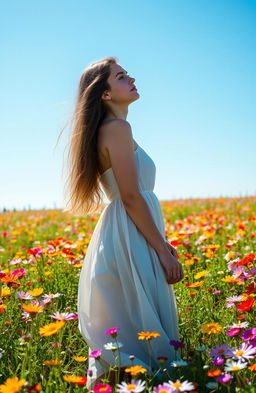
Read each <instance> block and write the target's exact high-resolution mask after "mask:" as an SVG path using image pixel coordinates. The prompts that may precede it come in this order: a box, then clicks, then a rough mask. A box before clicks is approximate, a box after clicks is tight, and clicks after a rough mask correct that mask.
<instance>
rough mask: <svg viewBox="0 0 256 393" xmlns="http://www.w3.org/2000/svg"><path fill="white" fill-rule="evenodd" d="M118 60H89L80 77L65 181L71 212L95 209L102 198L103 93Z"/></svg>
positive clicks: (110, 58)
mask: <svg viewBox="0 0 256 393" xmlns="http://www.w3.org/2000/svg"><path fill="white" fill-rule="evenodd" d="M117 61H118V59H117V58H116V57H112V56H110V57H105V58H103V59H100V60H97V61H95V62H93V63H91V64H89V66H88V67H86V68H85V70H84V71H83V72H82V75H81V77H80V82H79V87H78V93H77V97H76V103H75V109H74V112H73V114H72V117H71V122H74V125H73V127H72V130H71V133H70V139H69V146H68V159H67V161H68V176H67V180H66V182H65V188H66V190H67V189H68V190H67V191H68V193H69V200H68V202H67V204H66V208H65V209H64V211H68V212H70V213H71V214H75V215H80V214H81V215H84V214H90V213H94V212H96V211H97V209H98V208H99V205H100V203H101V202H102V190H101V188H100V184H99V177H100V169H101V168H100V162H99V155H98V143H97V142H98V129H99V127H100V125H101V123H102V121H103V120H104V118H105V116H106V113H107V111H106V107H105V105H104V103H103V101H102V99H101V96H102V94H103V92H104V91H105V90H110V85H109V83H108V82H107V79H108V77H109V75H110V72H111V64H113V63H117ZM64 128H65V126H64ZM64 128H63V129H64ZM63 129H62V131H63ZM65 195H66V193H65Z"/></svg>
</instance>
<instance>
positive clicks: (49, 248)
mask: <svg viewBox="0 0 256 393" xmlns="http://www.w3.org/2000/svg"><path fill="white" fill-rule="evenodd" d="M161 207H162V211H163V215H164V219H165V228H166V237H167V239H168V241H169V242H170V243H171V244H172V245H173V246H174V247H175V248H176V249H177V252H178V255H179V261H180V262H181V263H182V265H183V270H184V279H183V280H182V281H181V282H179V283H177V284H175V285H174V290H175V294H176V300H177V306H178V310H179V326H180V340H181V341H178V342H177V341H170V345H173V346H174V347H175V348H176V349H177V350H179V351H180V353H181V356H182V360H180V361H176V362H174V363H171V364H168V363H167V362H166V359H165V358H164V357H160V358H158V361H159V370H154V371H155V375H154V376H153V377H152V376H150V375H147V372H146V371H147V370H145V369H143V368H142V367H140V366H137V365H136V358H135V359H133V358H132V356H131V357H130V358H131V366H130V367H129V368H127V369H126V370H125V377H124V379H123V381H122V383H120V384H111V383H110V382H109V381H107V380H106V379H105V380H103V381H102V383H101V384H98V385H96V386H95V387H94V392H95V393H99V392H101V393H108V392H111V391H112V392H115V391H116V392H123V393H125V392H142V391H144V392H152V393H172V392H194V393H195V392H211V393H213V392H256V379H255V372H256V362H255V354H256V318H255V315H256V314H255V306H254V298H255V294H256V284H255V273H256V266H255V263H256V197H243V198H218V199H192V200H180V201H164V202H161ZM99 214H100V212H99ZM99 214H97V215H94V216H87V217H72V216H70V215H68V214H66V213H64V212H62V211H59V210H41V211H32V210H31V211H14V212H8V211H4V212H2V213H1V214H0V223H1V224H0V225H1V228H0V325H1V331H0V364H1V368H0V393H1V392H3V393H14V392H30V393H34V392H39V393H40V392H46V393H53V392H54V393H56V392H61V393H62V392H63V393H64V392H79V391H84V392H86V391H88V389H87V388H86V380H87V377H88V374H89V373H90V370H87V356H88V353H87V346H86V343H85V341H84V339H83V338H82V336H81V335H80V332H79V330H78V320H77V288H78V279H79V272H80V269H81V266H82V263H83V258H84V256H85V254H86V250H87V247H88V244H89V242H90V238H91V235H92V233H93V229H94V227H95V225H96V223H97V220H98V218H99ZM106 334H108V338H109V341H111V340H112V343H109V345H108V349H109V350H111V351H113V356H114V357H115V358H116V357H118V347H119V344H118V327H116V325H115V323H114V321H113V330H112V331H108V332H106ZM138 339H142V340H145V345H146V346H148V348H149V351H150V346H153V345H157V339H158V333H157V332H138ZM95 352H96V351H95ZM100 354H101V348H99V349H98V351H97V353H94V354H92V356H95V357H96V358H98V359H99V361H100ZM170 370H172V372H171V375H170ZM159 375H164V376H165V377H164V378H162V379H161V378H160V377H159Z"/></svg>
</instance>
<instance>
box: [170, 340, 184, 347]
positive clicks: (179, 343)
mask: <svg viewBox="0 0 256 393" xmlns="http://www.w3.org/2000/svg"><path fill="white" fill-rule="evenodd" d="M169 344H170V345H172V346H173V347H175V348H184V347H185V344H183V343H182V342H181V341H178V340H170V342H169Z"/></svg>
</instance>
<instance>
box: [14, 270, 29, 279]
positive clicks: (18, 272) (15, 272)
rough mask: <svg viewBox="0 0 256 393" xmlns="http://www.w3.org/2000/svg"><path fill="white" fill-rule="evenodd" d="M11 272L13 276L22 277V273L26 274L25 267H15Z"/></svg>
mask: <svg viewBox="0 0 256 393" xmlns="http://www.w3.org/2000/svg"><path fill="white" fill-rule="evenodd" d="M12 274H13V275H14V276H18V277H19V278H21V277H23V276H24V274H26V270H25V269H16V270H14V271H13V272H12Z"/></svg>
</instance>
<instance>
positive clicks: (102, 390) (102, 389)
mask: <svg viewBox="0 0 256 393" xmlns="http://www.w3.org/2000/svg"><path fill="white" fill-rule="evenodd" d="M107 389H108V387H107V386H103V387H101V388H99V391H100V392H106V390H107Z"/></svg>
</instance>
